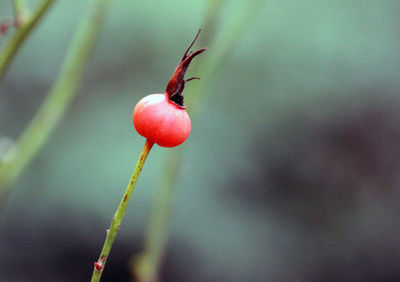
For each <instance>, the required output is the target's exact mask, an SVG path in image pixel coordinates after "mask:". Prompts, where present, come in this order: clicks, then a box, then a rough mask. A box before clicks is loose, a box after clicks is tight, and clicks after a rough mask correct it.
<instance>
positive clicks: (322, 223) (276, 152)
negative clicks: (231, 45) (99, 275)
mask: <svg viewBox="0 0 400 282" xmlns="http://www.w3.org/2000/svg"><path fill="white" fill-rule="evenodd" d="M28 2H29V1H28ZM33 2H34V1H32V3H33ZM241 3H242V2H241V1H226V6H225V8H224V9H223V14H222V16H221V18H220V22H225V21H229V20H231V19H240V13H241V9H237V7H240V4H241ZM248 3H249V5H251V2H250V1H249V2H248ZM86 8H87V3H86V1H78V0H74V1H58V2H57V3H56V4H55V5H54V7H53V8H52V10H51V11H50V12H49V14H48V16H47V17H46V18H45V19H44V21H43V22H42V23H41V24H40V26H38V29H37V30H36V31H35V32H34V33H33V34H32V36H31V37H30V38H29V40H28V41H27V42H26V44H25V46H24V47H23V49H22V50H21V52H20V54H19V55H18V56H17V58H16V60H15V61H14V64H13V65H12V66H11V68H10V71H9V72H8V74H7V76H6V77H5V80H4V81H3V83H2V85H1V87H0V136H1V137H4V138H13V139H15V138H17V137H18V135H19V133H20V132H21V130H23V128H24V127H25V125H26V124H27V123H28V121H29V120H30V119H31V118H32V116H33V114H34V113H35V112H36V110H37V108H38V106H39V105H40V103H41V101H42V100H43V97H44V95H45V93H46V92H47V90H48V88H49V87H50V85H51V82H52V80H53V79H54V76H55V73H57V71H58V69H59V67H60V63H61V60H62V58H63V56H64V54H65V52H66V48H67V46H68V42H69V40H70V39H71V35H72V33H73V31H74V29H75V28H76V26H77V23H78V22H79V19H80V17H81V16H82V12H83V11H84V10H85V9H86ZM205 9H206V2H205V1H178V0H174V1H147V2H138V1H117V2H116V4H115V7H114V9H113V11H112V15H111V19H110V20H109V21H108V24H107V26H106V28H105V31H104V33H103V35H102V38H101V42H100V43H99V45H98V46H97V48H96V50H95V53H94V54H93V58H92V61H91V65H90V66H89V69H88V70H87V72H86V74H85V76H84V82H83V85H82V86H81V88H80V90H79V94H78V97H77V99H76V100H75V102H74V105H73V107H72V108H71V110H70V111H69V113H68V115H67V116H66V118H65V119H64V121H63V122H62V123H60V124H59V126H58V129H57V130H56V132H55V134H54V135H53V136H52V138H51V140H50V142H49V143H48V145H47V146H45V148H43V150H42V151H41V153H40V154H39V156H38V157H37V159H36V160H35V161H34V162H33V163H32V165H31V166H30V167H29V168H28V170H27V171H26V173H25V174H24V176H23V177H22V178H21V179H20V181H19V182H18V184H17V185H16V187H15V189H14V191H13V193H12V194H11V197H10V200H9V201H8V203H7V205H6V207H5V212H4V215H3V217H2V219H1V220H2V222H1V226H0V249H1V250H2V253H3V255H2V258H1V259H0V273H1V274H0V280H5V281H15V280H17V281H21V280H25V281H54V279H55V278H54V277H57V278H58V280H57V281H59V280H60V277H65V279H63V280H66V281H71V280H72V281H80V280H82V281H84V280H85V279H89V277H90V274H91V269H92V262H93V261H94V260H95V259H96V256H97V254H98V247H99V246H100V245H101V244H102V242H103V240H104V236H105V234H101V233H100V232H99V230H103V228H105V227H106V225H107V224H108V222H109V217H110V215H111V214H112V213H113V212H114V209H115V207H116V206H117V204H118V202H119V199H120V197H121V194H122V191H123V189H124V187H125V184H126V181H127V180H128V178H129V175H130V173H131V170H132V168H133V166H134V164H135V162H136V159H137V156H138V152H139V151H140V149H141V147H142V146H143V143H144V140H143V138H142V137H141V136H139V135H138V134H137V133H136V132H134V130H133V126H132V121H131V114H132V110H133V106H134V105H135V103H136V102H137V101H138V100H139V99H140V98H141V97H142V96H144V95H146V94H149V93H157V92H163V91H164V89H165V86H166V83H167V82H168V79H169V78H170V76H171V74H172V72H173V70H174V68H175V67H176V63H177V62H178V60H179V59H180V57H181V55H182V52H183V51H184V50H185V49H186V46H187V44H188V42H190V40H191V39H192V38H193V35H194V34H195V32H196V31H197V29H198V28H199V27H200V24H201V21H202V18H203V12H204V11H205ZM399 12H400V3H399V2H398V1H394V0H392V1H381V2H379V1H372V0H370V1H360V0H352V1H344V0H340V1H330V2H328V1H321V2H315V1H300V2H299V1H268V2H267V5H266V6H265V8H264V9H263V10H262V11H260V13H259V14H258V15H257V17H256V18H255V19H254V22H253V23H252V25H251V27H250V29H249V31H248V32H247V33H246V35H245V37H244V38H243V40H242V41H241V42H240V43H239V44H238V46H235V49H234V50H233V54H232V57H231V59H230V60H229V61H228V62H227V64H226V65H225V66H224V67H223V70H222V71H221V73H220V75H218V76H216V77H214V78H213V81H210V85H211V88H210V89H208V90H207V91H209V95H210V99H209V100H208V103H207V105H206V106H205V109H204V114H202V115H200V116H198V117H197V119H196V120H194V121H193V124H192V133H191V136H190V137H189V139H188V140H187V141H186V143H185V144H184V145H183V150H185V157H184V158H185V159H184V165H183V171H182V172H181V174H180V177H181V178H180V181H179V183H178V187H177V188H178V190H177V194H176V197H175V200H176V201H175V204H174V213H173V217H172V223H171V229H172V238H171V241H170V244H169V246H168V251H167V255H166V262H165V264H164V268H163V269H164V270H163V276H162V277H163V279H164V280H165V281H265V280H272V281H322V280H329V281H343V280H345V281H365V280H370V281H389V280H392V281H395V280H399V279H400V272H399V269H400V267H399V266H400V251H399V249H400V234H399V233H400V230H399V228H398V226H399V217H398V212H399V208H398V207H399V206H400V205H399V201H398V199H399V196H400V195H399V194H400V191H399V188H398V187H400V186H399V184H400V183H399V180H398V177H397V175H398V173H397V172H398V170H399V161H400V157H399V155H398V153H399V151H400V149H399V144H400V140H399V138H400V137H399V136H400V133H399V132H400V130H399V129H398V124H399V113H398V108H399V105H400V101H399V98H398V92H399V89H400V77H399V74H400V53H399V52H398V46H400V37H399V27H400V25H399V23H400V19H399V17H398V15H399ZM10 17H12V3H11V1H2V2H0V19H9V18H10ZM233 26H234V25H233ZM9 36H10V35H7V36H6V37H0V47H1V46H3V44H4V42H5V41H6V40H7V38H9ZM201 47H202V46H201ZM212 52H213V50H212V49H209V50H208V51H207V52H206V53H205V54H204V56H210V54H212ZM195 64H196V61H194V62H193V65H195ZM189 72H190V70H189ZM188 75H190V73H189V74H188ZM194 75H196V76H200V77H201V74H198V73H196V74H194ZM194 83H196V82H192V84H188V85H187V88H188V89H189V88H190V87H193V84H194ZM7 140H9V139H7ZM180 149H182V148H177V149H172V150H180ZM153 150H154V152H153V153H152V154H151V155H150V156H149V159H148V163H147V166H146V169H145V170H144V171H143V173H142V176H141V178H140V180H139V183H138V187H137V189H135V195H134V197H133V199H132V202H131V206H130V208H129V209H128V211H127V213H128V214H127V215H126V219H127V220H126V221H125V222H124V224H123V226H122V227H123V228H122V230H121V232H120V234H119V238H118V240H117V242H116V249H114V250H113V251H112V253H111V257H110V264H109V265H108V267H109V270H106V271H105V277H104V278H105V281H106V280H107V279H108V281H125V280H127V278H126V277H127V276H125V278H123V277H121V279H118V277H119V276H117V275H128V274H127V272H124V271H127V269H126V268H125V267H126V266H127V265H124V263H126V264H127V260H128V258H129V257H130V255H131V254H132V253H133V252H134V251H138V250H140V249H141V245H140V244H141V238H142V235H143V232H144V227H145V223H146V221H147V216H148V208H149V204H150V198H151V195H152V192H153V191H154V189H153V188H154V187H155V185H156V184H157V177H158V175H160V174H161V171H160V170H161V169H162V168H163V162H162V160H163V158H164V157H165V155H166V151H167V149H163V148H160V147H155V148H154V149H153ZM85 250H86V251H85ZM22 269H23V270H24V271H21V270H22ZM72 269H74V270H77V271H76V272H75V271H73V270H72ZM117 270H118V271H117ZM107 271H108V272H107ZM112 274H113V275H112Z"/></svg>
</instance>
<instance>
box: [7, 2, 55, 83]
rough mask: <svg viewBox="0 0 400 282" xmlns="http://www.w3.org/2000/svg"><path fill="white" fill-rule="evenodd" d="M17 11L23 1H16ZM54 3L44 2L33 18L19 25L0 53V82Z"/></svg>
mask: <svg viewBox="0 0 400 282" xmlns="http://www.w3.org/2000/svg"><path fill="white" fill-rule="evenodd" d="M14 3H15V9H18V11H20V9H22V7H23V6H22V3H23V2H21V1H15V2H14ZM53 3H54V0H42V1H41V2H40V3H39V4H38V5H37V7H36V9H35V10H34V11H33V14H32V16H30V17H29V18H28V19H27V20H26V21H25V20H23V21H22V22H21V23H20V24H19V28H18V29H17V31H16V32H15V33H14V35H13V36H12V37H11V39H10V40H9V41H8V42H7V44H6V46H4V48H3V50H1V53H0V82H1V80H2V79H3V77H4V74H5V73H6V71H7V68H8V66H9V65H10V63H11V61H12V59H13V58H14V57H15V55H16V54H17V52H18V50H19V49H20V47H21V45H22V43H23V42H24V41H25V39H26V38H27V36H28V35H29V34H30V32H31V31H32V30H33V28H34V27H35V26H36V25H37V23H38V22H39V21H40V19H42V18H43V16H44V14H45V13H46V12H47V11H48V9H49V8H50V6H51V4H53Z"/></svg>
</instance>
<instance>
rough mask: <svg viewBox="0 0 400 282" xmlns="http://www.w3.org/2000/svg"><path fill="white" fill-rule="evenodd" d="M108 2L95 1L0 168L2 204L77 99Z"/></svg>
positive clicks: (106, 0)
mask: <svg viewBox="0 0 400 282" xmlns="http://www.w3.org/2000/svg"><path fill="white" fill-rule="evenodd" d="M109 2H110V0H93V5H92V9H91V11H90V12H89V14H88V15H87V16H86V18H85V19H84V20H83V21H82V22H81V23H80V25H79V27H78V30H77V32H76V34H75V35H74V38H73V41H72V43H71V46H70V48H69V49H68V53H67V56H66V58H65V60H64V63H63V66H62V68H61V72H60V75H59V77H58V79H57V80H56V81H55V82H54V84H53V86H52V88H51V89H50V91H49V93H48V95H47V97H46V99H45V101H44V102H43V104H42V105H41V106H40V108H39V110H38V112H37V113H36V114H35V116H34V118H33V120H32V121H31V122H30V124H29V125H28V126H27V128H26V129H25V130H24V131H23V133H22V135H21V136H20V137H19V139H18V141H17V143H16V145H15V150H14V152H11V155H10V158H7V161H5V162H3V163H2V164H1V165H0V202H1V201H2V200H3V199H4V198H5V195H6V193H7V192H8V190H9V189H10V188H11V186H12V184H13V183H14V182H15V181H16V180H17V178H18V177H19V176H20V175H21V173H22V172H23V170H24V169H25V167H26V166H27V165H28V164H29V163H30V162H31V161H32V159H33V158H34V157H35V155H36V154H37V152H38V151H39V149H40V148H41V147H42V146H43V144H44V143H45V142H46V141H47V139H48V138H49V136H50V134H51V133H52V132H53V130H54V128H55V126H56V124H57V123H58V121H59V120H60V119H61V118H62V117H63V116H64V114H65V112H66V110H67V108H68V106H69V104H70V103H71V101H72V99H73V98H74V97H75V94H76V92H77V88H78V85H79V83H80V81H81V78H82V74H83V71H84V69H85V66H86V64H87V62H88V60H89V58H90V54H91V51H92V49H93V47H94V45H95V43H96V42H97V38H98V36H99V33H100V30H101V27H102V23H103V19H104V16H105V12H106V10H107V9H106V8H107V7H108V5H107V4H108V3H109Z"/></svg>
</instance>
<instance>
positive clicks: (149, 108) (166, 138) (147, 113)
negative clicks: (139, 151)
mask: <svg viewBox="0 0 400 282" xmlns="http://www.w3.org/2000/svg"><path fill="white" fill-rule="evenodd" d="M133 124H134V126H135V129H136V131H137V132H138V133H139V134H140V135H142V136H144V137H146V138H147V139H149V140H150V141H153V142H154V143H157V144H158V145H160V146H162V147H175V146H178V145H180V144H182V143H183V141H185V140H186V138H187V137H188V136H189V133H190V127H191V123H190V118H189V115H188V114H187V112H186V111H185V109H183V108H180V107H178V106H177V105H176V104H175V103H173V102H171V101H169V98H168V96H167V94H151V95H148V96H146V97H144V98H142V99H141V100H140V101H139V103H137V104H136V106H135V109H134V110H133Z"/></svg>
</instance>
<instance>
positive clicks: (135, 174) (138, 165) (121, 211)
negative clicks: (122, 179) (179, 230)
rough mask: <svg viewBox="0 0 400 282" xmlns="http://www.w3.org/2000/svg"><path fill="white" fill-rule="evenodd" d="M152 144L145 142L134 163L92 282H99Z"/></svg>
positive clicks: (96, 264) (94, 270)
mask: <svg viewBox="0 0 400 282" xmlns="http://www.w3.org/2000/svg"><path fill="white" fill-rule="evenodd" d="M153 145H154V143H153V142H151V141H149V140H146V143H145V144H144V147H143V149H142V152H141V154H140V157H139V159H138V161H137V163H136V167H135V170H134V171H133V174H132V177H131V180H130V181H129V183H128V185H127V186H126V189H125V193H124V195H123V197H122V199H121V202H120V203H119V206H118V208H117V210H116V212H115V214H114V217H113V218H112V220H111V225H110V229H109V230H108V231H107V236H106V240H105V242H104V245H103V249H102V250H101V253H100V256H99V259H98V261H97V262H96V263H95V267H94V269H93V274H92V280H91V281H92V282H94V281H100V278H101V274H102V273H103V270H104V266H105V264H106V262H107V258H108V256H109V254H110V250H111V247H112V245H113V243H114V240H115V237H116V236H117V233H118V230H119V228H120V226H121V222H122V219H123V218H124V215H125V211H126V208H127V206H128V203H129V199H130V198H131V195H132V192H133V188H135V185H136V182H137V180H138V178H139V175H140V172H141V171H142V168H143V164H144V162H145V161H146V158H147V156H148V154H149V152H150V150H151V148H152V147H153Z"/></svg>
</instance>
